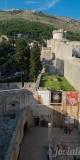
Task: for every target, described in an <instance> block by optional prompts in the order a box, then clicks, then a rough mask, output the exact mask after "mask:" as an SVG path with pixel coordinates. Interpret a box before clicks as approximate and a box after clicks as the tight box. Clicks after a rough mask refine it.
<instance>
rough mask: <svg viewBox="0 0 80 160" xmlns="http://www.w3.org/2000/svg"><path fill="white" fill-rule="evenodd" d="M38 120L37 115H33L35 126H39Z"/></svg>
mask: <svg viewBox="0 0 80 160" xmlns="http://www.w3.org/2000/svg"><path fill="white" fill-rule="evenodd" d="M39 120H40V118H39V117H34V125H35V126H39Z"/></svg>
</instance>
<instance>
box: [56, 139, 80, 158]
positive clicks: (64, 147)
mask: <svg viewBox="0 0 80 160" xmlns="http://www.w3.org/2000/svg"><path fill="white" fill-rule="evenodd" d="M60 149H62V150H63V151H64V155H65V156H67V154H68V149H69V148H68V146H67V145H65V144H64V143H63V142H61V144H60V145H59V144H57V150H58V151H59V150H60ZM72 160H80V158H76V155H75V156H73V159H72Z"/></svg>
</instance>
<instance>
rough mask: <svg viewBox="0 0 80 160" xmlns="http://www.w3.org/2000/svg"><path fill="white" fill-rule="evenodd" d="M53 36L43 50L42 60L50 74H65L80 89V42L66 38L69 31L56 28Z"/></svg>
mask: <svg viewBox="0 0 80 160" xmlns="http://www.w3.org/2000/svg"><path fill="white" fill-rule="evenodd" d="M52 34H53V38H52V39H50V40H47V47H43V48H42V51H41V60H42V62H43V66H44V68H45V71H46V72H48V74H54V75H64V76H65V77H66V79H67V80H68V81H69V82H70V83H71V84H72V85H73V86H74V87H75V89H76V90H78V91H80V85H78V84H79V82H80V80H79V79H80V59H79V58H80V42H79V41H70V40H67V39H66V35H67V31H64V30H63V29H60V30H57V31H56V30H54V31H53V33H52Z"/></svg>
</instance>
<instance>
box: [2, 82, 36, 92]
mask: <svg viewBox="0 0 80 160" xmlns="http://www.w3.org/2000/svg"><path fill="white" fill-rule="evenodd" d="M23 88H24V89H27V88H28V89H31V88H34V89H35V88H36V83H34V82H33V83H30V82H29V83H28V82H24V86H23V87H22V83H21V82H16V83H0V90H8V89H23Z"/></svg>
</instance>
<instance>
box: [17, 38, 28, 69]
mask: <svg viewBox="0 0 80 160" xmlns="http://www.w3.org/2000/svg"><path fill="white" fill-rule="evenodd" d="M14 60H15V62H16V66H17V67H18V68H19V69H20V68H21V69H22V70H26V69H27V71H29V60H30V48H29V46H28V44H27V42H26V41H25V40H24V39H19V40H17V42H16V54H15V55H14Z"/></svg>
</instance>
